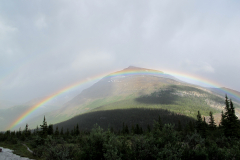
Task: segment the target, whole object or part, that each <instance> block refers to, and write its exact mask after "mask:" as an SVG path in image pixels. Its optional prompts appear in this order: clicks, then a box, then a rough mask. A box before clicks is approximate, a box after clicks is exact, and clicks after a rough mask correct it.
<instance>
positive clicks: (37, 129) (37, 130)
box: [36, 125, 39, 134]
mask: <svg viewBox="0 0 240 160" xmlns="http://www.w3.org/2000/svg"><path fill="white" fill-rule="evenodd" d="M38 133H39V128H38V125H37V127H36V134H38Z"/></svg>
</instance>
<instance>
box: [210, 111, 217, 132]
mask: <svg viewBox="0 0 240 160" xmlns="http://www.w3.org/2000/svg"><path fill="white" fill-rule="evenodd" d="M209 116H210V121H209V129H210V130H215V129H216V123H215V120H214V117H213V114H212V112H209Z"/></svg>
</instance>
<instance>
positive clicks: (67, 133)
mask: <svg viewBox="0 0 240 160" xmlns="http://www.w3.org/2000/svg"><path fill="white" fill-rule="evenodd" d="M66 135H67V136H68V135H69V129H68V128H67V132H66Z"/></svg>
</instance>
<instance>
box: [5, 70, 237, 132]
mask: <svg viewBox="0 0 240 160" xmlns="http://www.w3.org/2000/svg"><path fill="white" fill-rule="evenodd" d="M139 74H141V75H159V76H161V75H167V74H170V75H173V76H178V77H182V78H187V79H190V80H194V81H198V82H201V83H204V84H207V85H210V86H212V87H215V88H219V87H220V85H219V84H217V83H214V82H211V81H209V80H207V79H203V78H200V77H196V76H194V77H193V76H191V75H187V74H184V73H179V72H172V71H170V72H167V74H166V73H163V72H160V71H157V70H149V69H139V68H131V69H130V68H129V69H125V70H122V71H118V72H114V73H112V74H109V75H107V76H105V75H106V74H101V75H97V76H94V77H91V78H89V79H87V80H81V81H78V82H76V83H74V84H72V85H70V86H67V87H65V88H63V89H61V90H59V91H57V92H56V93H54V94H52V95H50V96H48V97H47V98H45V99H43V100H42V101H40V102H39V103H37V104H36V105H34V106H32V107H31V108H30V109H28V110H27V111H26V112H24V113H23V114H22V115H20V116H19V117H18V118H17V119H15V120H14V122H13V123H12V124H10V126H9V127H8V128H7V129H12V128H13V127H15V126H16V125H18V124H19V123H20V122H22V121H23V120H24V119H26V118H27V117H28V116H29V115H30V114H31V113H32V112H34V111H35V110H36V109H38V108H39V107H41V106H42V105H44V104H46V103H47V102H49V101H50V100H52V99H54V98H55V97H57V96H59V95H62V94H64V93H66V92H68V91H70V90H72V89H74V88H77V87H80V86H81V85H84V84H87V83H89V82H94V81H97V80H100V79H102V78H103V77H115V76H125V75H139ZM219 89H221V90H222V91H224V92H225V93H226V94H228V95H229V96H230V97H234V98H236V99H239V100H240V96H239V95H237V94H236V93H234V92H231V91H229V90H226V89H224V88H219Z"/></svg>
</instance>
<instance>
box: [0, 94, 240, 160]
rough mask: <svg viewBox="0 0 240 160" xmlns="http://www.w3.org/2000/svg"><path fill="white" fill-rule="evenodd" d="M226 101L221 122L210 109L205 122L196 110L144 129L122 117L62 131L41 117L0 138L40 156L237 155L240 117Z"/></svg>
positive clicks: (216, 159) (213, 158) (219, 158)
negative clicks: (185, 118)
mask: <svg viewBox="0 0 240 160" xmlns="http://www.w3.org/2000/svg"><path fill="white" fill-rule="evenodd" d="M226 102H228V103H226V112H224V113H223V114H222V123H221V126H220V127H216V124H215V121H214V117H213V115H212V113H211V112H210V113H209V116H210V120H209V123H206V121H205V120H204V119H205V118H204V117H203V116H202V115H201V113H200V112H198V115H197V120H196V121H189V122H188V123H187V125H182V123H181V119H180V120H179V121H178V123H177V124H163V123H162V118H161V117H160V116H159V117H158V119H156V121H155V123H154V125H153V127H152V128H151V127H150V126H149V127H148V128H147V129H146V130H143V129H142V127H141V125H140V124H135V125H133V126H131V127H130V129H129V128H128V126H127V125H126V124H125V123H123V124H122V129H121V130H119V131H116V130H115V131H114V130H113V129H112V128H111V129H110V128H109V129H108V130H105V131H104V130H103V129H102V128H101V127H100V126H98V125H95V126H94V127H93V129H92V130H91V131H90V132H85V131H80V130H79V126H78V125H77V124H76V127H74V129H73V130H72V131H71V130H68V129H67V131H66V132H65V133H64V132H63V128H61V129H60V128H57V129H55V130H54V129H53V126H52V125H49V126H48V127H47V122H46V119H45V117H44V120H43V124H42V125H41V130H40V131H38V132H35V134H31V135H29V136H28V137H26V138H25V139H21V138H20V137H21V136H22V135H24V134H25V131H21V132H20V131H17V132H16V133H15V132H10V131H7V132H5V133H0V141H6V142H9V143H20V144H21V143H27V144H28V145H29V147H30V148H31V149H32V150H33V151H34V152H33V154H34V155H35V156H36V157H41V158H43V159H76V160H78V159H87V160H93V159H114V160H115V159H118V160H120V159H123V160H131V159H140V160H141V159H149V160H153V159H182V160H189V159H209V160H225V159H240V139H239V136H238V133H239V128H238V125H239V121H238V119H236V115H235V110H234V106H233V103H232V101H231V100H228V99H227V98H226ZM46 128H47V132H45V131H44V130H45V129H46ZM59 130H61V131H59ZM43 133H44V134H43ZM43 135H46V137H45V138H44V136H43ZM42 136H43V137H42Z"/></svg>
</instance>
